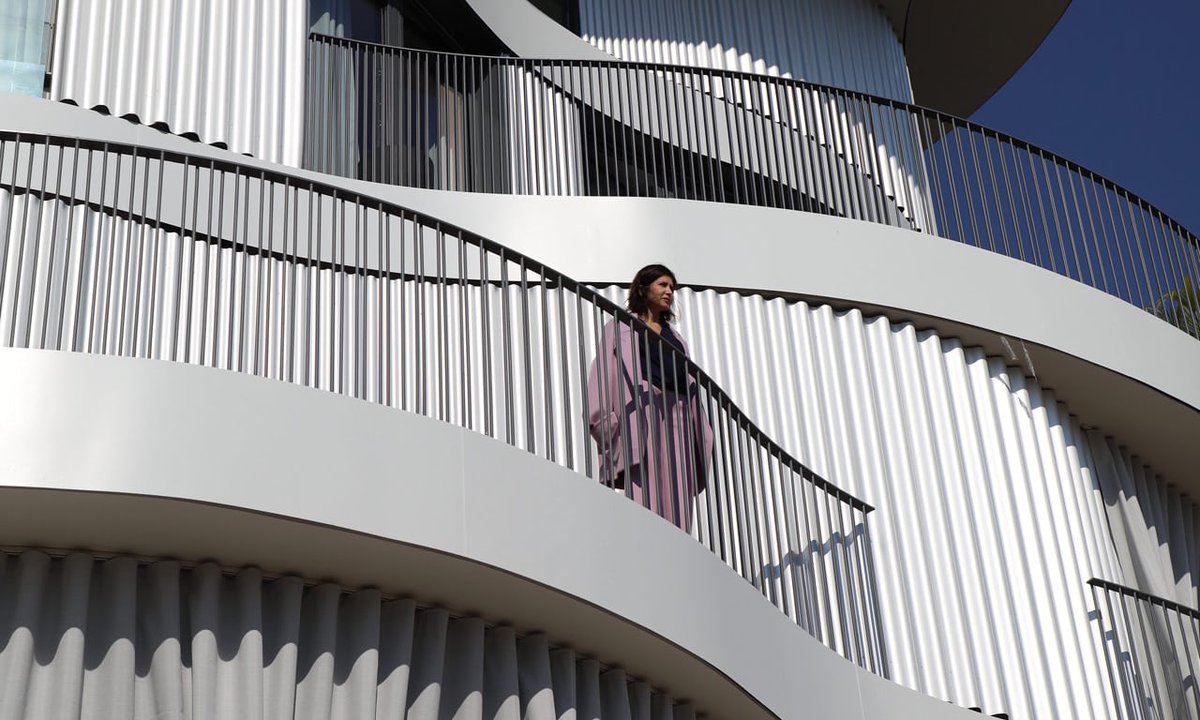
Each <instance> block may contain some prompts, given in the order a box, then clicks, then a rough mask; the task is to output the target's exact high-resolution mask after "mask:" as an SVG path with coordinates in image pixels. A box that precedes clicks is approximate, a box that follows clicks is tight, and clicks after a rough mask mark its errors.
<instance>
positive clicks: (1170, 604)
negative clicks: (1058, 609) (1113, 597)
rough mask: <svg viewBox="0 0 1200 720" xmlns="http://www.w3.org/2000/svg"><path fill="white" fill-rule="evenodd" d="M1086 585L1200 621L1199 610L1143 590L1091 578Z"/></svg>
mask: <svg viewBox="0 0 1200 720" xmlns="http://www.w3.org/2000/svg"><path fill="white" fill-rule="evenodd" d="M1088 585H1091V586H1092V587H1095V588H1099V589H1101V590H1107V591H1109V592H1114V593H1117V594H1118V595H1124V596H1125V597H1129V598H1133V599H1135V600H1141V601H1143V602H1148V603H1150V604H1152V605H1158V606H1160V607H1162V608H1164V609H1166V610H1170V611H1172V612H1177V613H1179V614H1180V615H1186V616H1188V617H1190V618H1192V619H1193V620H1200V610H1197V609H1196V608H1193V607H1189V606H1187V605H1184V604H1183V603H1180V602H1176V601H1175V600H1168V599H1166V598H1164V597H1159V596H1158V595H1152V594H1151V593H1148V592H1146V591H1144V590H1138V589H1136V588H1131V587H1128V586H1125V585H1120V584H1118V583H1115V582H1112V581H1110V580H1101V579H1100V578H1092V579H1091V580H1088Z"/></svg>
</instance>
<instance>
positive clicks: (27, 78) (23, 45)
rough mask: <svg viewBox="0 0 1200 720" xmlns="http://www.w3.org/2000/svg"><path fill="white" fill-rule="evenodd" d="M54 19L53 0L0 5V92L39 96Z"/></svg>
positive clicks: (18, 0)
mask: <svg viewBox="0 0 1200 720" xmlns="http://www.w3.org/2000/svg"><path fill="white" fill-rule="evenodd" d="M53 16H54V0H4V2H0V92H11V93H20V94H21V95H33V96H36V97H41V96H42V93H43V92H44V90H45V86H46V66H47V65H48V64H49V63H50V30H51V20H52V18H53Z"/></svg>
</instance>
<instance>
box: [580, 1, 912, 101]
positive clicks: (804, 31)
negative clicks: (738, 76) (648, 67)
mask: <svg viewBox="0 0 1200 720" xmlns="http://www.w3.org/2000/svg"><path fill="white" fill-rule="evenodd" d="M579 34H580V35H582V36H583V39H584V40H586V41H588V42H590V43H591V44H593V45H595V46H596V47H598V48H600V49H601V50H604V51H605V52H608V53H611V54H613V55H616V56H617V57H619V58H622V59H624V60H637V61H642V62H661V63H671V64H675V65H695V66H699V67H712V68H721V69H725V70H742V71H745V72H755V73H765V74H767V75H782V76H784V77H794V78H798V79H803V80H808V81H810V82H816V83H821V84H823V85H835V86H837V87H843V88H848V89H851V90H858V91H860V92H866V93H871V94H872V95H882V96H884V97H889V98H892V99H893V100H903V101H904V102H912V99H913V98H912V86H911V85H910V84H909V80H908V65H907V63H906V62H905V59H904V49H903V48H902V47H901V45H900V41H899V39H898V38H897V37H896V34H895V32H894V31H893V30H892V26H891V25H890V24H889V23H888V21H887V18H885V17H884V15H883V11H882V10H881V9H880V8H879V6H878V5H876V4H875V3H874V2H871V0H756V1H755V2H747V1H746V0H699V1H697V0H643V1H642V2H614V0H580V3H579Z"/></svg>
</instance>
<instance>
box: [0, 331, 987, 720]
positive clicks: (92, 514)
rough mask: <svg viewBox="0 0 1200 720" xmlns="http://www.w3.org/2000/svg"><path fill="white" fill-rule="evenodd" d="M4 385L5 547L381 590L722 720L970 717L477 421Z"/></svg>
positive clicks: (147, 368)
mask: <svg viewBox="0 0 1200 720" xmlns="http://www.w3.org/2000/svg"><path fill="white" fill-rule="evenodd" d="M0 389H2V390H3V395H4V397H5V398H6V402H5V405H4V408H3V410H0V429H2V431H0V457H3V458H4V460H3V462H2V463H0V473H2V477H0V497H3V498H4V502H2V503H0V518H3V522H0V544H2V545H6V546H39V547H49V548H54V547H60V548H86V549H89V550H93V551H100V552H116V553H133V554H138V555H144V556H164V555H170V556H175V557H179V558H180V559H184V560H216V561H217V562H220V563H222V564H227V565H246V564H250V565H258V566H260V567H263V569H264V570H266V571H267V572H269V573H271V572H282V573H301V574H303V575H305V576H307V577H314V578H325V579H330V580H333V581H335V582H339V583H341V584H344V585H347V586H362V585H370V586H375V587H379V588H380V589H381V590H383V591H384V592H389V593H402V594H408V595H412V596H414V597H416V598H418V599H420V600H425V601H430V602H435V603H438V604H445V605H446V606H448V607H452V608H454V609H459V610H464V611H470V612H474V613H478V614H481V615H483V616H487V617H491V618H494V619H496V620H499V621H503V622H506V623H510V624H512V625H514V627H517V628H518V629H521V628H527V629H537V630H541V631H544V632H546V633H547V634H548V636H551V637H554V638H558V639H562V640H569V641H570V642H571V643H572V644H573V645H575V646H576V647H577V648H579V649H580V650H582V651H584V652H594V653H597V654H598V655H599V656H600V657H602V658H604V659H606V660H608V661H610V662H611V661H618V662H621V663H622V664H623V665H624V666H625V667H626V668H627V669H628V670H629V671H630V672H632V673H635V674H639V675H643V676H645V677H646V678H647V679H648V680H650V681H651V682H652V683H655V684H661V685H665V686H669V687H671V688H672V690H673V691H674V692H675V693H676V694H677V696H680V697H689V698H691V699H693V700H694V701H695V702H696V704H697V706H698V708H703V709H704V710H705V711H706V712H709V713H711V714H713V715H715V716H724V717H759V716H770V715H775V716H778V717H785V718H790V717H803V716H806V713H810V712H812V711H814V709H816V710H818V711H819V714H820V715H821V716H822V717H830V718H874V717H882V716H883V715H882V714H881V713H882V710H883V708H892V709H894V708H895V707H896V706H897V705H898V704H899V706H901V707H906V708H910V709H911V710H912V712H913V713H915V714H914V715H913V716H921V717H930V718H943V717H944V718H947V720H950V719H951V718H958V717H967V715H965V714H964V713H966V712H967V711H965V710H961V709H959V708H955V707H953V706H950V705H948V704H947V703H944V702H942V701H938V700H935V699H933V698H930V697H927V696H924V695H920V694H918V693H915V692H913V691H910V690H907V689H904V688H901V687H900V686H898V685H895V684H894V683H891V682H889V681H886V680H883V679H882V678H878V677H876V676H873V675H870V674H869V673H867V672H866V671H864V670H861V669H860V668H858V667H856V666H854V665H853V664H852V663H850V662H849V661H846V660H844V659H843V658H841V657H840V656H838V655H837V654H835V653H833V652H831V651H829V650H827V649H826V648H824V647H823V646H821V645H820V644H819V643H818V642H817V641H815V640H813V639H812V638H810V637H808V636H807V635H806V634H805V633H803V632H799V631H798V629H797V628H795V627H794V626H792V624H791V623H790V622H789V621H788V619H787V618H785V617H784V616H782V615H781V614H780V613H778V612H777V611H776V610H775V609H774V608H773V607H771V606H770V605H769V604H767V603H765V602H764V601H763V600H762V599H761V598H760V597H758V596H757V593H755V592H754V590H753V589H752V588H750V587H749V586H747V585H746V584H745V583H744V582H742V581H741V580H740V579H738V578H737V577H736V576H735V575H733V574H730V573H729V571H728V569H727V568H725V567H724V566H723V565H722V563H721V562H720V561H719V560H717V559H716V558H713V557H712V556H711V555H709V554H708V553H707V552H705V551H704V550H702V549H701V548H699V547H697V546H696V544H695V543H693V542H692V541H690V539H688V538H687V537H686V536H684V535H682V534H680V533H677V532H675V531H674V529H673V528H671V527H669V526H667V525H666V524H665V523H662V522H660V521H659V520H658V519H657V518H654V517H653V516H651V515H649V514H646V513H645V512H643V511H642V510H640V509H638V508H635V507H633V506H632V505H630V504H629V503H627V502H624V501H623V500H622V499H620V498H617V497H615V496H614V495H613V494H612V493H611V492H609V491H606V490H605V489H604V488H602V487H600V486H598V485H596V484H595V483H593V482H590V481H587V480H585V479H584V478H583V477H582V476H579V475H577V474H575V473H571V472H570V471H567V470H565V469H563V468H561V467H558V466H556V465H554V464H552V463H549V462H546V461H543V460H541V459H538V458H536V457H533V456H531V455H529V454H528V453H525V452H522V451H520V450H517V449H514V448H511V447H509V446H507V445H504V444H502V443H499V442H496V441H493V440H490V439H487V438H485V437H482V436H480V435H477V434H475V433H472V432H470V431H466V430H462V429H459V428H455V427H452V426H448V425H445V424H442V423H439V422H437V421H434V420H430V419H427V418H423V417H419V416H414V415H411V414H408V413H404V412H399V411H394V410H390V409H386V408H381V407H377V406H374V405H372V404H370V403H364V402H356V401H354V400H351V399H348V398H343V397H338V396H336V395H334V394H331V393H324V392H319V391H312V390H309V389H305V388H300V387H296V386H292V385H289V384H287V383H281V382H271V381H267V380H262V379H259V378H253V377H249V376H245V375H241V374H237V373H230V372H221V371H216V370H211V369H207V368H196V367H189V366H186V365H180V364H175V363H166V362H158V361H146V360H133V359H128V358H111V357H102V356H93V355H82V354H74V353H61V352H52V351H34V350H13V349H5V350H2V351H0ZM64 438H68V439H70V438H74V439H76V440H75V442H74V443H72V446H71V447H70V449H69V451H64V445H65V444H67V443H64ZM131 514H132V515H136V516H137V517H139V518H141V519H142V520H144V521H141V522H136V523H131V522H128V518H129V517H130V516H131ZM214 527H220V528H221V531H220V532H213V529H214ZM646 548H654V551H653V552H646ZM481 587H486V588H487V591H486V592H481V591H480V588H481ZM731 617H735V618H737V622H730V618H731ZM799 670H802V671H799Z"/></svg>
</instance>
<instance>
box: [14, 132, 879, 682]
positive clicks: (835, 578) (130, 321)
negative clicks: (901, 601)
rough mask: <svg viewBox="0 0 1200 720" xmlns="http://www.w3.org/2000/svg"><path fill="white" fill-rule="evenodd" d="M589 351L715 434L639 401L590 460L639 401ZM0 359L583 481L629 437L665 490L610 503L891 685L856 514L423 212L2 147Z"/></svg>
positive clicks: (266, 179) (582, 317)
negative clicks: (199, 391) (264, 388)
mask: <svg viewBox="0 0 1200 720" xmlns="http://www.w3.org/2000/svg"><path fill="white" fill-rule="evenodd" d="M606 338H616V340H615V342H616V343H617V344H618V345H619V344H620V343H621V342H629V343H632V344H633V345H634V346H636V348H637V350H638V352H640V353H642V354H643V355H645V354H646V353H649V352H655V353H659V354H660V359H661V362H662V365H663V367H665V368H672V369H677V370H678V371H679V372H680V373H682V374H683V375H685V376H686V390H684V391H681V392H680V393H679V394H680V395H685V396H686V397H687V399H688V402H686V403H683V405H684V406H685V407H684V409H683V410H681V411H680V412H681V413H682V418H683V420H682V426H683V427H684V428H689V427H699V426H701V425H703V426H705V428H706V429H711V439H709V438H702V435H704V433H701V432H679V431H678V428H677V427H674V428H673V427H668V424H669V423H670V422H677V421H678V419H679V416H678V415H673V414H671V413H668V412H666V410H665V406H664V405H663V404H664V403H665V402H666V400H664V398H663V393H651V397H650V398H649V400H647V404H648V407H647V408H646V411H645V412H641V413H637V414H634V415H632V416H625V415H621V416H619V417H618V418H616V421H615V422H616V426H615V435H605V434H603V433H601V434H600V436H599V443H600V446H599V447H597V443H596V442H594V441H593V437H596V432H595V430H594V428H590V427H589V425H588V423H587V422H586V421H585V419H586V418H588V417H589V416H590V415H592V414H593V411H596V410H598V408H597V407H596V406H595V404H596V403H597V402H610V401H614V402H616V403H618V406H623V405H625V404H626V403H630V402H637V400H636V399H634V398H626V397H618V398H615V399H614V398H605V394H606V393H608V392H613V393H616V394H617V395H620V394H621V393H622V392H625V390H624V389H623V388H624V387H625V386H624V385H622V384H620V383H618V384H615V385H608V384H605V383H604V382H603V381H601V382H600V383H599V384H598V386H597V387H599V391H598V392H597V393H589V392H588V389H589V388H588V385H589V383H588V377H589V375H593V376H598V377H601V378H603V377H605V376H606V375H607V373H608V372H609V371H610V370H615V367H616V366H615V365H614V364H613V363H615V362H616V361H614V360H612V359H611V357H620V356H621V355H620V353H621V350H620V349H619V348H618V349H617V351H616V353H615V354H610V353H608V352H606V351H607V350H608V349H610V348H611V346H610V345H606ZM0 345H4V346H10V347H21V348H39V349H52V350H63V351H72V352H83V353H96V354H107V355H119V356H126V357H138V358H147V359H159V360H167V361H174V362H182V363H190V364H195V365H202V366H208V367H214V368H218V369H225V370H231V371H235V372H240V373H247V374H252V375H257V376H261V377H266V378H272V379H278V380H282V381H285V382H290V383H296V384H299V385H304V386H308V387H313V388H318V389H324V390H328V391H332V392H335V393H339V394H343V395H347V396H350V397H354V398H358V399H361V400H364V401H368V402H373V403H378V404H381V405H385V406H388V407H392V408H397V409H401V410H405V411H409V412H412V413H417V414H420V415H424V416H427V417H431V418H434V419H437V420H440V421H443V422H446V423H450V424H453V425H456V426H459V427H462V428H465V429H468V430H472V431H476V432H479V433H481V434H483V435H486V436H490V437H492V438H496V439H498V440H500V441H503V442H505V443H508V444H510V445H513V446H515V447H518V448H522V449H524V450H527V451H528V452H530V453H532V454H534V455H538V456H540V457H542V458H545V459H546V460H549V461H551V462H554V463H557V464H559V465H562V466H564V467H566V468H568V469H571V470H574V471H576V472H579V473H582V474H584V475H587V476H588V477H592V478H595V479H598V480H601V481H611V480H612V479H613V478H612V477H611V476H609V475H606V474H605V473H604V471H603V470H602V467H603V466H604V465H605V463H611V462H612V458H613V456H614V455H615V454H616V453H618V450H617V449H615V448H614V447H613V445H616V444H617V438H620V440H621V442H620V447H622V448H626V449H627V448H629V447H630V445H631V443H630V438H642V439H643V440H644V442H645V443H646V444H648V445H652V446H654V447H653V451H649V450H648V451H647V453H646V459H645V462H644V463H643V465H644V466H646V467H647V470H646V472H647V473H649V474H650V475H652V476H656V477H659V478H661V477H671V478H673V479H676V480H679V482H675V483H657V482H650V481H645V482H633V481H631V482H629V483H627V484H626V487H625V490H624V492H625V494H626V496H627V497H629V498H630V499H632V500H634V501H636V502H639V503H641V504H642V505H643V506H644V507H646V508H647V509H649V510H651V511H653V512H656V513H658V514H659V515H662V516H663V517H665V518H668V519H669V520H671V521H672V522H674V523H675V524H676V525H678V526H680V527H681V528H682V529H683V530H685V531H687V532H690V533H691V534H692V535H693V536H694V537H695V538H696V539H697V540H698V541H699V542H701V543H702V544H703V545H704V546H705V547H707V548H708V549H709V550H711V551H712V552H713V553H714V554H716V555H717V556H718V557H720V558H721V559H722V560H723V561H724V562H725V563H726V564H727V565H729V566H730V567H731V568H732V569H733V570H734V571H736V572H738V573H739V574H741V575H742V577H744V578H745V579H746V580H748V581H749V582H751V583H752V584H753V585H754V586H755V587H756V588H757V589H758V590H759V591H760V592H761V593H762V594H763V595H764V596H765V597H766V598H767V599H768V600H770V601H771V602H772V603H774V604H775V605H776V606H777V607H779V609H780V610H781V611H783V612H784V613H786V614H787V615H788V616H789V617H790V618H791V619H793V620H794V621H795V622H796V623H797V624H798V625H800V626H801V627H802V628H804V629H805V630H807V631H808V632H809V633H811V634H813V635H814V636H815V637H817V638H818V639H820V640H821V641H822V642H824V643H825V644H826V645H828V646H829V647H831V648H833V649H835V650H836V651H838V652H840V653H842V654H843V655H844V656H846V657H847V658H849V659H851V660H852V661H854V662H856V663H858V664H859V665H860V666H862V667H864V668H866V669H868V670H871V671H873V672H876V673H880V674H882V675H884V676H886V675H887V657H886V652H885V648H884V647H883V643H882V641H881V637H882V635H881V633H880V631H879V630H880V629H879V611H878V605H877V597H876V589H875V588H876V585H875V579H874V572H873V561H872V557H871V550H870V536H869V532H868V526H867V514H868V513H869V512H870V511H871V508H870V506H868V505H867V504H866V503H864V502H863V501H861V500H859V499H857V498H855V497H853V496H851V495H850V494H848V493H846V492H844V491H842V490H839V489H838V488H836V487H835V486H833V485H832V484H830V483H829V482H828V481H826V480H824V479H823V478H821V477H819V476H817V475H816V474H815V473H813V472H812V471H811V470H809V469H808V468H806V467H804V466H803V465H801V464H800V463H799V462H798V461H796V460H795V459H794V458H792V457H791V456H789V455H788V454H786V453H785V452H784V451H783V450H782V449H781V448H780V447H779V446H778V445H777V444H775V443H774V442H772V441H771V440H770V439H768V438H767V437H766V436H765V435H764V434H763V433H762V432H761V431H760V430H759V429H758V428H757V427H756V426H755V425H754V423H752V422H751V421H750V420H749V419H748V418H747V417H746V415H745V414H744V413H743V412H742V411H741V410H740V409H738V408H737V407H736V406H735V405H734V404H733V402H732V401H731V400H730V398H729V396H728V395H727V394H726V393H725V392H724V391H722V390H721V388H720V387H718V386H717V385H716V384H715V383H714V382H713V381H712V379H711V378H710V377H709V376H708V375H706V374H705V373H704V372H703V371H702V370H700V369H699V368H698V367H697V366H696V365H695V364H694V363H692V362H691V361H689V360H688V359H687V358H686V357H685V356H684V355H682V354H680V353H678V352H676V351H675V350H673V349H672V348H671V347H670V346H668V345H666V344H664V343H659V342H658V341H657V340H656V336H653V335H652V333H650V331H649V330H648V328H646V326H644V325H643V324H641V323H640V322H639V321H637V320H636V319H634V318H632V317H631V316H630V315H628V314H627V313H625V312H624V311H622V310H621V309H620V308H619V307H617V306H616V305H614V304H613V303H612V302H609V301H608V300H606V299H604V298H603V297H602V296H600V295H598V294H597V293H596V292H595V291H593V290H591V289H589V288H588V287H586V286H583V285H580V284H579V283H577V282H575V281H573V280H571V279H569V278H566V277H564V276H562V275H561V274H559V273H557V272H555V271H554V270H552V269H551V268H548V267H546V266H544V265H542V264H540V263H538V262H536V261H534V260H532V259H530V258H528V257H525V256H524V255H521V254H519V253H516V252H513V251H511V250H509V249H507V248H505V247H503V246H500V245H497V244H496V243H494V242H491V241H489V240H487V239H485V238H482V237H479V236H477V235H474V234H472V233H469V232H467V231H464V230H462V229H459V228H456V227H453V226H451V225H449V224H446V223H443V222H441V221H439V220H437V219H435V218H431V217H427V216H424V215H422V214H420V213H416V212H413V211H411V210H408V209H405V208H402V207H399V206H396V205H393V204H390V203H387V202H384V201H381V200H379V199H376V198H372V197H369V196H364V195H360V194H357V193H354V192H349V191H346V190H344V189H341V188H337V187H334V186H331V185H325V184H322V183H318V182H314V181H312V180H309V179H306V178H301V177H298V176H294V175H288V174H284V173H278V172H274V171H271V170H267V169H263V168H259V167H254V166H251V165H247V164H242V163H235V162H228V161H222V160H218V159H214V158H211V157H202V156H193V155H189V154H184V153H177V152H170V151H166V150H159V149H145V148H139V147H137V146H132V145H124V144H116V143H107V142H99V141H92V140H83V139H77V138H65V137H55V136H48V135H40V136H32V135H29V134H22V133H14V132H0ZM654 403H658V406H657V410H659V411H661V412H656V408H655V406H654ZM672 418H674V420H672ZM609 443H612V445H610V444H609ZM710 443H711V445H710ZM710 448H711V449H710ZM626 452H628V450H627V451H626ZM625 460H626V466H627V467H628V466H629V464H630V463H629V457H628V456H626V458H625ZM698 478H703V479H704V481H705V482H704V485H705V487H704V488H703V489H701V490H699V491H696V490H695V485H697V484H699V483H698V482H696V481H697V479H698ZM689 481H690V485H689ZM689 486H690V487H691V488H693V489H692V490H691V491H684V490H681V489H680V488H681V487H689Z"/></svg>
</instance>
